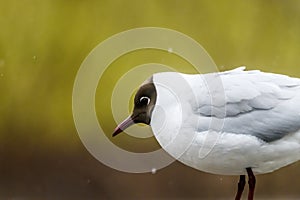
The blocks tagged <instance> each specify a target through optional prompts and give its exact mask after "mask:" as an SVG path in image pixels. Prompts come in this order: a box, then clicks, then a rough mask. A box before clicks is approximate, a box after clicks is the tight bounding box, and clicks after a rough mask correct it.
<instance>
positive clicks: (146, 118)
mask: <svg viewBox="0 0 300 200" xmlns="http://www.w3.org/2000/svg"><path fill="white" fill-rule="evenodd" d="M156 95H157V93H156V89H155V86H154V84H153V82H152V78H151V79H149V80H147V81H145V82H144V83H143V84H142V86H141V87H140V88H139V89H138V91H137V93H136V95H135V97H134V109H133V112H132V114H131V115H130V116H129V117H127V118H126V119H125V120H124V121H123V122H122V123H120V124H119V125H118V126H117V127H116V128H115V130H114V132H113V136H116V135H118V134H119V133H121V132H122V131H124V130H125V129H126V128H128V127H129V126H131V125H133V124H136V123H143V124H147V125H150V121H151V114H152V111H153V108H154V106H155V102H156Z"/></svg>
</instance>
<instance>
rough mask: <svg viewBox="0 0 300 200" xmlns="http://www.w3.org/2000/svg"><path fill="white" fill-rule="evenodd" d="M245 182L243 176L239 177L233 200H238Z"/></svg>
mask: <svg viewBox="0 0 300 200" xmlns="http://www.w3.org/2000/svg"><path fill="white" fill-rule="evenodd" d="M245 184H246V181H245V175H240V180H239V183H238V191H237V193H236V196H235V200H240V199H241V197H242V194H243V191H244V187H245Z"/></svg>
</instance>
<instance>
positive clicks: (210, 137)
mask: <svg viewBox="0 0 300 200" xmlns="http://www.w3.org/2000/svg"><path fill="white" fill-rule="evenodd" d="M244 69H245V67H240V68H237V69H234V70H231V71H226V72H219V73H209V74H196V75H188V74H181V73H176V72H164V73H157V74H153V76H152V77H150V78H149V79H148V80H146V81H145V82H144V83H143V84H142V86H141V87H140V89H139V90H138V92H137V94H136V96H135V107H134V110H133V114H132V115H131V116H130V117H129V118H127V119H126V120H125V121H124V122H122V123H121V124H120V125H119V126H118V127H117V128H116V129H115V131H114V133H113V136H114V135H116V134H118V133H120V132H122V130H124V129H126V128H127V127H128V126H130V125H132V124H134V123H145V124H148V125H150V126H151V128H152V130H153V133H154V135H155V138H156V139H157V141H158V142H159V144H160V145H161V146H162V148H163V149H164V150H165V151H167V152H168V153H169V154H170V155H171V156H173V157H174V158H176V159H177V160H179V161H181V162H183V163H184V164H186V165H188V166H190V167H193V168H196V169H198V170H201V171H205V172H209V173H213V174H222V175H240V182H239V185H238V192H237V195H236V199H240V198H241V195H242V192H243V189H244V185H245V174H248V176H249V193H248V199H253V195H254V188H255V176H254V174H263V173H269V172H272V171H274V170H277V169H279V168H281V167H284V166H286V165H289V164H291V163H294V162H296V161H298V160H300V79H298V78H291V77H289V76H285V75H280V74H273V73H265V72H261V71H257V70H255V71H245V70H244ZM253 173H254V174H253Z"/></svg>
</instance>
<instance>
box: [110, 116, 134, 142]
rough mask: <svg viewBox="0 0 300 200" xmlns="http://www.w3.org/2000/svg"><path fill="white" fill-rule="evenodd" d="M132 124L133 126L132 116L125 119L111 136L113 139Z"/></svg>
mask: <svg viewBox="0 0 300 200" xmlns="http://www.w3.org/2000/svg"><path fill="white" fill-rule="evenodd" d="M133 124H134V121H133V119H132V116H129V117H127V118H126V119H125V120H124V121H123V122H122V123H121V124H119V125H118V126H117V127H116V128H115V130H114V132H113V134H112V136H113V137H114V136H116V135H118V134H119V133H121V132H123V130H125V129H126V128H128V127H129V126H131V125H133Z"/></svg>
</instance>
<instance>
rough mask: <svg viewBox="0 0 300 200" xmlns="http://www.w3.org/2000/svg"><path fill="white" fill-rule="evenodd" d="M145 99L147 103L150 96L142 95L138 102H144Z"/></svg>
mask: <svg viewBox="0 0 300 200" xmlns="http://www.w3.org/2000/svg"><path fill="white" fill-rule="evenodd" d="M145 100H146V101H147V105H149V103H150V98H149V97H146V96H143V97H141V98H140V103H142V102H144V101H145Z"/></svg>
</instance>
